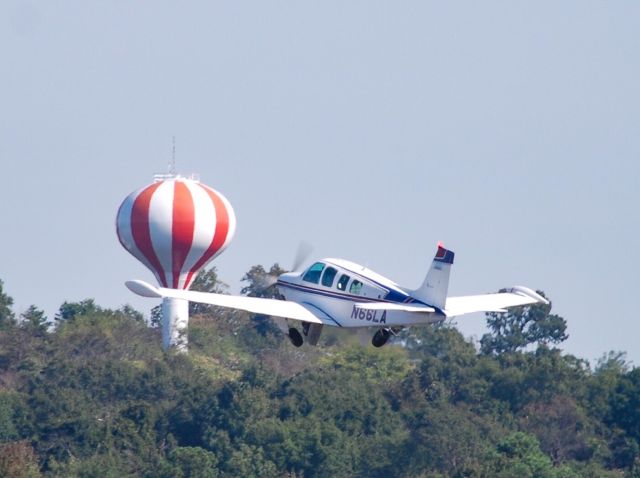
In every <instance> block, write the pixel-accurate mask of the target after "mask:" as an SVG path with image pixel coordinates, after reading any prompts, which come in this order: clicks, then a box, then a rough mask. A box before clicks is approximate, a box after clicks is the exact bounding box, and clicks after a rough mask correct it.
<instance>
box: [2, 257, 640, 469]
mask: <svg viewBox="0 0 640 478" xmlns="http://www.w3.org/2000/svg"><path fill="white" fill-rule="evenodd" d="M279 271H280V269H279V268H277V266H274V267H272V268H271V269H270V270H269V272H267V271H266V270H265V269H264V268H263V267H261V266H256V267H254V268H252V271H251V274H247V276H245V277H246V281H247V282H248V285H247V287H248V288H247V289H246V290H245V293H249V294H259V293H267V294H271V293H272V292H264V290H263V289H260V290H259V286H260V284H261V282H260V279H259V277H260V275H261V274H265V275H269V274H271V273H279ZM198 284H200V285H198V287H202V288H203V289H206V290H217V291H218V292H220V291H222V290H223V288H222V285H221V283H220V282H219V280H218V277H217V274H216V273H215V270H209V271H207V272H206V273H205V275H203V276H201V282H199V283H198ZM273 293H274V294H275V291H274V292H273ZM0 299H2V300H0V302H2V303H4V304H5V306H6V309H5V312H4V313H5V315H4V317H8V318H10V319H9V320H6V321H4V322H2V327H0V476H7V477H13V476H15V477H41V476H44V477H133V476H142V477H166V478H168V477H184V478H188V477H189V478H190V477H203V478H205V477H207V478H232V477H265V478H276V477H277V478H280V477H290V478H293V477H296V478H300V477H305V478H316V477H318V478H319V477H323V478H324V477H337V476H339V477H365V476H366V477H388V476H400V477H407V478H421V477H477V478H481V477H514V476H518V477H549V478H577V477H593V478H596V477H598V478H602V477H610V478H613V477H619V478H622V477H634V476H640V401H639V399H638V397H640V369H636V368H633V367H631V365H630V364H628V363H627V361H626V358H625V356H624V354H621V353H615V352H613V353H609V354H608V355H605V356H604V357H603V359H602V360H600V361H599V362H598V364H597V366H596V367H595V368H594V369H593V370H592V369H591V368H590V367H589V365H588V364H587V363H586V362H585V361H583V360H580V359H577V358H576V357H573V356H571V355H566V354H563V353H562V352H561V351H560V350H558V349H554V348H550V345H552V344H553V343H555V342H554V340H555V339H554V340H552V339H553V338H554V337H555V338H558V339H559V338H561V337H562V336H563V335H564V328H563V327H556V328H554V327H555V326H553V327H551V328H549V327H547V326H546V325H544V326H542V325H540V324H544V323H547V324H549V323H556V324H559V323H560V324H564V319H562V321H561V322H558V321H557V319H553V320H551V321H550V322H549V321H548V320H547V319H549V317H550V316H551V315H550V313H549V310H533V311H531V310H530V309H533V308H530V309H523V310H521V311H519V312H517V313H514V314H513V315H512V316H511V317H510V318H508V317H507V322H505V323H508V321H509V320H512V325H510V326H502V325H500V326H496V327H495V328H493V329H492V331H491V333H492V334H494V336H493V339H496V340H495V341H494V342H492V343H493V345H492V346H491V347H490V348H489V349H486V348H485V349H484V350H483V353H478V352H477V351H476V349H475V347H474V344H473V343H471V342H469V341H467V340H465V339H464V337H462V335H461V334H460V333H459V332H458V331H457V330H456V329H454V328H452V327H449V326H436V327H424V328H419V327H416V328H413V329H411V330H406V331H404V332H403V333H402V334H401V335H400V337H399V338H398V339H397V340H396V341H395V344H394V345H387V346H385V347H384V348H382V349H375V348H373V347H362V346H359V345H357V344H355V343H354V340H353V338H352V337H350V336H348V335H341V334H326V335H325V336H324V338H323V339H322V345H321V346H320V347H316V348H312V347H307V346H304V347H302V348H300V349H297V348H294V347H292V346H291V345H290V344H289V343H288V341H286V340H283V337H282V336H281V335H279V334H278V333H277V332H276V331H273V330H271V329H270V328H269V327H266V329H262V328H261V326H260V324H263V325H264V324H265V323H267V324H269V323H270V322H269V321H268V319H266V318H256V317H252V316H251V315H250V314H246V313H243V312H239V311H232V310H228V309H217V308H204V309H201V310H198V311H197V313H196V314H194V316H193V317H192V319H191V323H190V328H189V334H190V353H189V355H184V354H172V353H164V352H162V349H161V347H160V334H159V331H158V329H156V328H150V327H147V326H146V324H145V322H144V320H143V317H142V316H141V314H140V313H139V312H137V311H135V310H134V309H132V308H131V307H129V306H124V307H122V308H120V309H118V310H111V309H105V308H102V307H100V306H99V305H97V304H96V303H95V302H94V301H93V300H91V299H87V300H83V301H80V302H65V303H64V304H62V306H61V307H60V310H59V312H58V314H57V315H56V318H57V319H58V320H57V324H56V327H55V328H48V327H47V322H46V317H45V316H44V313H43V312H42V311H41V310H39V309H37V307H35V306H32V307H30V308H29V309H28V310H27V311H25V312H24V313H23V314H22V316H21V320H20V321H19V322H16V321H15V320H13V315H12V312H11V308H10V306H11V303H12V301H11V300H10V297H8V296H6V295H2V294H0ZM545 321H546V322H545ZM496 324H497V322H496ZM518 324H519V325H518ZM522 324H525V326H524V327H520V325H522ZM535 324H538V325H536V326H535V327H533V325H535ZM530 329H531V330H533V331H531V333H529V332H528V331H530ZM265 330H266V332H265ZM536 330H537V332H535V331H536ZM549 330H555V332H553V333H549ZM558 331H561V333H556V332H558ZM511 332H513V333H514V334H515V337H519V338H518V339H517V340H516V339H514V338H513V337H509V334H510V333H511ZM534 332H535V333H534ZM488 340H489V339H487V341H485V343H489V342H488ZM500 343H502V345H500ZM505 344H506V345H505ZM534 346H536V347H535V348H534Z"/></svg>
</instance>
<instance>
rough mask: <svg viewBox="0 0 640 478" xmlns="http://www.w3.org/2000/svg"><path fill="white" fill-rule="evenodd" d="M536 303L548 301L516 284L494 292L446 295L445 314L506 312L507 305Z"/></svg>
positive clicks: (449, 315) (452, 315)
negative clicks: (459, 295)
mask: <svg viewBox="0 0 640 478" xmlns="http://www.w3.org/2000/svg"><path fill="white" fill-rule="evenodd" d="M536 303H542V304H548V303H549V301H548V300H547V299H545V298H544V297H542V296H541V295H540V294H538V293H536V292H534V291H533V290H531V289H529V288H528V287H523V286H516V287H512V288H510V289H507V291H506V292H498V293H495V294H482V295H467V296H462V297H448V298H447V305H446V308H445V314H446V315H447V317H455V316H458V315H464V314H471V313H473V312H506V310H505V309H506V308H508V307H516V306H519V305H529V304H536Z"/></svg>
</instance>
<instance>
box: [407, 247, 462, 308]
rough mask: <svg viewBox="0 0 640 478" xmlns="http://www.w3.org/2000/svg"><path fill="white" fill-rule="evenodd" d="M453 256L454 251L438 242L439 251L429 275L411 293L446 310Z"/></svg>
mask: <svg viewBox="0 0 640 478" xmlns="http://www.w3.org/2000/svg"><path fill="white" fill-rule="evenodd" d="M453 257H454V253H453V251H450V250H448V249H445V248H444V246H443V245H442V244H438V252H436V256H435V257H434V258H433V262H432V263H431V268H430V269H429V272H428V273H427V277H425V279H424V282H423V283H422V286H420V288H419V289H416V290H414V291H413V292H412V293H411V295H412V296H413V297H415V298H416V299H418V300H420V301H422V302H424V303H425V304H427V305H430V306H432V307H436V308H438V309H440V310H444V308H445V304H446V303H447V290H448V289H449V273H450V272H451V266H452V265H453Z"/></svg>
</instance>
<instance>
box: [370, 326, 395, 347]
mask: <svg viewBox="0 0 640 478" xmlns="http://www.w3.org/2000/svg"><path fill="white" fill-rule="evenodd" d="M389 337H391V331H390V330H389V329H380V330H378V331H377V332H376V333H375V334H374V335H373V338H372V339H371V344H372V345H373V346H374V347H382V346H383V345H384V344H386V343H387V340H389Z"/></svg>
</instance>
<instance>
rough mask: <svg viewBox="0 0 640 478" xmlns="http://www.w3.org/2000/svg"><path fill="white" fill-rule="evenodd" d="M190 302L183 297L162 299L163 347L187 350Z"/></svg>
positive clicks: (165, 348) (180, 350)
mask: <svg viewBox="0 0 640 478" xmlns="http://www.w3.org/2000/svg"><path fill="white" fill-rule="evenodd" d="M188 325H189V302H188V301H186V300H183V299H170V298H167V297H165V298H164V299H162V348H163V349H164V350H169V348H170V347H174V348H175V349H176V350H177V351H179V352H186V351H187V345H188V343H189V338H188V336H187V326H188Z"/></svg>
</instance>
